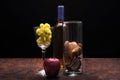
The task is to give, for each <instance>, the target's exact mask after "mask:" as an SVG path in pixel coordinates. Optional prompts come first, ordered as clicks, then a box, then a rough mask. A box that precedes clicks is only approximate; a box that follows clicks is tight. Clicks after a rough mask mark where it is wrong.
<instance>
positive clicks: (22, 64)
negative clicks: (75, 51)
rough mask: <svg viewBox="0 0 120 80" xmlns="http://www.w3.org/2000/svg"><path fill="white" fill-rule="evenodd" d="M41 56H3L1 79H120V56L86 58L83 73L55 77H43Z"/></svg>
mask: <svg viewBox="0 0 120 80" xmlns="http://www.w3.org/2000/svg"><path fill="white" fill-rule="evenodd" d="M42 64H43V61H42V59H39V58H1V59H0V80H120V58H84V59H83V70H84V72H83V74H81V75H79V76H76V77H68V76H65V75H63V70H61V71H60V72H59V76H58V77H57V78H54V79H48V78H46V79H45V78H43V77H42V76H41V75H39V74H38V71H39V70H41V69H43V67H42Z"/></svg>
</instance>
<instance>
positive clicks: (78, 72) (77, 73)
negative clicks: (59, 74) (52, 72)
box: [64, 69, 83, 77]
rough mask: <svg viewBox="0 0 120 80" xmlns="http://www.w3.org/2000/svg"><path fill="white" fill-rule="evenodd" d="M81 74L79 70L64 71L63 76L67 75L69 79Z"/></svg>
mask: <svg viewBox="0 0 120 80" xmlns="http://www.w3.org/2000/svg"><path fill="white" fill-rule="evenodd" d="M82 73H83V71H82V69H79V70H78V71H68V70H64V74H65V75H67V76H71V77H74V76H78V75H80V74H82Z"/></svg>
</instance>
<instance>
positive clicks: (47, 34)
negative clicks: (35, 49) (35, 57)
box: [36, 23, 52, 46]
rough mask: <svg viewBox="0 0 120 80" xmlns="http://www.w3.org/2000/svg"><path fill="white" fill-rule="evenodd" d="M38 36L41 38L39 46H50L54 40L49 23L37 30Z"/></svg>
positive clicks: (38, 40)
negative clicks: (52, 39)
mask: <svg viewBox="0 0 120 80" xmlns="http://www.w3.org/2000/svg"><path fill="white" fill-rule="evenodd" d="M36 34H37V35H38V36H39V37H38V39H37V43H38V44H40V45H41V44H42V45H46V46H47V45H50V42H51V38H52V31H51V26H50V24H48V23H45V24H43V23H41V24H40V25H39V28H37V30H36Z"/></svg>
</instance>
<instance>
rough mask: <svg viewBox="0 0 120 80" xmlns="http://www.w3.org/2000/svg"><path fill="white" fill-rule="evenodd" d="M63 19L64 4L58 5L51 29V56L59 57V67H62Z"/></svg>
mask: <svg viewBox="0 0 120 80" xmlns="http://www.w3.org/2000/svg"><path fill="white" fill-rule="evenodd" d="M63 21H64V6H63V5H58V17H57V23H56V25H55V27H54V31H53V57H55V58H58V59H60V61H61V68H62V67H63V64H62V63H63V60H62V59H63Z"/></svg>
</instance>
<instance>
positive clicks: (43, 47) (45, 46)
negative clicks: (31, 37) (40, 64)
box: [33, 26, 52, 60]
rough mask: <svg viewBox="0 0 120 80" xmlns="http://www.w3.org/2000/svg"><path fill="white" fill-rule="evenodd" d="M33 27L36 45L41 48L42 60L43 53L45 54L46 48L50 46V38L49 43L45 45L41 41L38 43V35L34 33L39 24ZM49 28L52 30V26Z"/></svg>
mask: <svg viewBox="0 0 120 80" xmlns="http://www.w3.org/2000/svg"><path fill="white" fill-rule="evenodd" d="M33 28H34V32H35V38H36V43H37V45H38V47H39V48H41V51H42V58H43V60H44V59H45V54H46V49H47V48H48V47H49V46H50V44H51V40H50V42H49V44H47V45H45V44H44V43H42V44H40V43H38V42H37V39H38V38H40V36H38V35H37V34H36V30H37V29H38V28H39V26H36V27H33ZM51 30H52V28H51Z"/></svg>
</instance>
